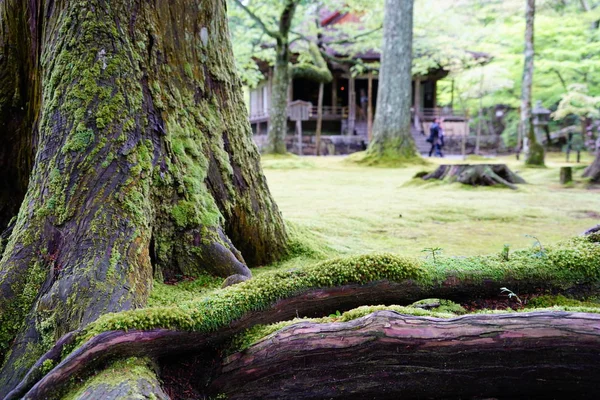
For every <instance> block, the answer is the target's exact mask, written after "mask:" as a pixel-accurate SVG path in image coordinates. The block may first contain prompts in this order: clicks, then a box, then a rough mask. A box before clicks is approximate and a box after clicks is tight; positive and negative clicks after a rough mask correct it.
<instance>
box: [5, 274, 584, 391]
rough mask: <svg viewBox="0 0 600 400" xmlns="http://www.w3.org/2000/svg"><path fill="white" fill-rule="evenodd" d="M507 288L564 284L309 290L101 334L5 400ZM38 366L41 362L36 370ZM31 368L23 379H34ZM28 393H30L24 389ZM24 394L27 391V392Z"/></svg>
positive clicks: (382, 284)
mask: <svg viewBox="0 0 600 400" xmlns="http://www.w3.org/2000/svg"><path fill="white" fill-rule="evenodd" d="M502 286H508V287H512V288H518V290H519V291H520V292H523V293H524V292H528V291H533V290H540V289H541V290H547V291H551V292H558V291H561V290H563V289H564V283H562V284H561V283H559V282H556V281H552V280H536V279H532V280H530V281H525V282H524V281H516V280H512V279H503V280H487V281H477V282H475V281H468V280H467V281H461V280H458V279H455V278H452V277H449V278H448V279H447V280H446V281H444V282H442V283H441V284H439V285H433V286H431V285H422V284H419V283H417V282H415V281H412V280H406V281H402V282H389V281H377V282H372V283H369V284H364V285H345V286H340V287H333V288H327V289H310V290H306V291H304V292H303V293H299V294H297V295H295V296H292V297H290V298H287V299H283V300H280V301H278V302H276V303H274V304H273V305H272V306H271V307H270V308H267V309H264V310H260V311H254V312H250V313H248V314H246V315H245V316H244V317H242V318H241V319H239V320H237V321H234V322H233V323H231V324H230V325H229V326H227V327H223V328H222V329H220V330H218V331H213V332H188V331H180V330H172V329H152V330H146V331H141V330H130V331H127V332H126V331H109V332H104V333H101V334H99V335H97V336H95V337H93V338H92V339H90V340H89V341H87V342H86V343H84V344H83V345H82V346H80V347H79V348H77V349H76V350H75V351H73V352H72V353H71V354H69V355H68V356H67V357H66V358H65V359H64V360H63V361H62V362H60V363H59V364H58V365H57V366H56V367H55V368H54V369H53V370H52V371H50V372H49V373H48V374H47V375H45V376H44V377H43V378H42V379H41V380H39V381H38V382H37V383H36V384H35V385H34V386H33V387H32V383H33V381H34V380H33V379H29V380H27V381H23V382H22V383H21V384H20V385H19V386H18V390H14V391H13V392H11V393H10V394H9V396H8V397H7V399H17V398H21V397H22V396H23V395H25V398H27V399H46V398H52V397H53V396H56V395H58V394H59V393H61V389H62V388H64V387H65V385H66V384H68V382H69V381H70V380H71V379H72V378H73V377H77V376H84V375H85V374H86V373H87V372H88V371H92V370H93V369H94V368H96V367H99V366H102V365H103V364H105V363H106V362H108V361H109V360H111V359H115V358H125V357H132V356H142V357H152V358H155V359H156V358H158V357H162V356H166V355H169V356H174V355H178V354H185V355H189V354H193V353H195V352H201V351H203V350H205V349H206V348H207V347H208V346H216V345H219V344H223V343H224V342H225V341H226V340H228V339H230V338H232V337H233V336H234V335H236V334H239V333H241V332H242V331H244V330H245V329H248V328H250V327H252V326H255V325H264V324H271V323H274V322H279V321H286V320H290V319H293V318H294V317H297V316H307V317H321V316H323V315H327V314H328V313H330V312H331V310H341V311H346V310H350V309H353V308H356V307H358V306H361V305H364V304H411V303H413V302H414V301H417V300H420V299H423V298H430V297H435V298H444V299H449V300H453V301H462V300H465V299H469V298H477V297H492V296H496V295H498V293H499V288H500V287H502ZM571 291H572V292H573V293H574V292H577V293H584V294H585V293H589V292H590V291H595V286H593V285H591V286H590V285H580V286H577V287H573V288H572V289H571ZM66 343H67V341H66V340H61V341H59V343H58V344H57V345H56V346H54V348H53V349H52V350H50V352H51V353H52V354H53V355H58V354H61V352H62V350H63V348H64V345H65V344H66ZM47 358H50V359H53V360H56V361H58V360H59V357H52V356H50V355H48V354H47V355H45V356H44V359H47ZM39 365H41V363H40V362H38V363H36V366H39ZM39 374H40V372H39V371H36V370H35V367H34V369H32V371H30V372H29V374H28V377H36V376H39ZM28 389H30V390H28ZM27 390H28V391H27Z"/></svg>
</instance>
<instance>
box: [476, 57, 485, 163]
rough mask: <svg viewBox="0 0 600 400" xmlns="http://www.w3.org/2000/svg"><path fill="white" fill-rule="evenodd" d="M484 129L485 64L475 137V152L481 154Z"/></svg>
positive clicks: (480, 83)
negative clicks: (480, 144)
mask: <svg viewBox="0 0 600 400" xmlns="http://www.w3.org/2000/svg"><path fill="white" fill-rule="evenodd" d="M482 129H483V66H482V67H481V79H480V80H479V119H478V120H477V137H476V138H475V154H476V155H479V140H480V139H481V131H482Z"/></svg>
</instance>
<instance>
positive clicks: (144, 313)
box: [67, 156, 600, 351]
mask: <svg viewBox="0 0 600 400" xmlns="http://www.w3.org/2000/svg"><path fill="white" fill-rule="evenodd" d="M433 161H434V162H433V163H432V164H431V165H428V166H426V168H430V169H433V168H435V163H439V162H440V160H433ZM444 161H447V160H444ZM457 161H458V160H457ZM494 161H495V162H505V163H507V164H509V165H510V167H511V168H512V169H513V170H515V171H518V172H519V173H520V174H522V176H523V177H524V178H525V179H526V180H527V181H528V182H529V184H527V185H523V186H522V187H520V189H519V190H518V191H512V190H503V189H491V188H470V187H463V186H461V185H459V184H441V183H436V184H430V183H426V184H423V183H421V182H419V181H417V180H414V179H413V178H412V177H413V176H414V175H415V174H416V173H417V172H419V171H420V170H421V169H422V168H423V166H414V167H408V168H405V169H386V168H364V167H359V166H356V165H352V164H348V163H347V162H345V160H344V159H343V158H338V157H330V158H299V157H295V156H289V157H273V156H269V157H268V158H266V159H265V160H263V163H264V166H265V171H266V175H267V177H268V179H269V184H270V188H271V190H272V192H273V193H274V196H275V198H276V200H277V202H278V204H279V206H280V207H281V210H282V212H283V215H284V217H285V218H287V221H288V222H287V225H288V233H289V237H290V240H291V252H290V253H291V254H290V257H289V259H288V260H285V261H282V262H279V263H277V264H273V265H269V266H266V267H263V268H257V269H254V270H253V272H254V278H253V279H252V280H250V281H247V282H244V283H241V284H239V285H235V286H232V287H229V288H226V289H220V284H221V279H217V278H210V277H196V278H190V277H187V279H185V280H182V281H181V282H179V283H175V284H164V283H160V282H155V285H154V290H153V292H152V294H151V296H150V299H149V303H148V306H147V307H146V308H145V309H139V310H132V311H126V312H121V313H118V314H107V315H104V316H102V317H101V318H100V319H98V320H97V321H96V322H94V323H92V324H91V325H89V326H88V327H87V328H86V330H85V331H84V333H83V335H81V336H80V337H79V340H78V343H79V344H81V343H82V342H83V341H85V340H87V339H89V338H91V337H93V336H95V335H96V334H98V333H100V332H103V331H107V330H115V329H151V328H157V327H161V328H172V329H182V330H193V331H199V332H207V333H208V332H212V331H216V330H218V329H220V328H222V327H225V326H228V325H229V324H230V323H231V322H233V321H235V320H236V319H239V318H240V317H242V316H243V315H244V314H246V313H248V312H250V311H256V310H264V309H267V308H268V307H270V306H271V305H272V304H274V303H275V302H276V301H277V300H279V299H282V298H286V297H289V296H292V295H294V294H296V293H299V292H302V291H306V290H310V289H316V288H324V287H334V286H340V285H345V284H353V283H359V284H360V283H368V282H373V281H378V280H382V279H385V280H389V281H396V282H400V281H403V280H406V279H409V280H411V281H413V282H415V283H416V284H417V285H418V286H419V287H422V288H427V287H436V286H440V285H443V284H444V283H443V282H444V281H445V280H446V279H447V278H448V277H449V276H451V277H454V278H458V279H459V280H460V279H466V280H468V281H470V282H478V281H479V282H481V281H483V280H486V281H497V282H502V281H503V280H505V279H516V280H528V281H538V282H551V283H553V284H554V286H555V287H556V286H560V287H564V288H565V289H568V288H570V287H575V286H577V285H580V284H582V283H583V284H593V285H599V284H600V243H599V242H598V240H597V239H598V238H597V237H595V236H594V237H589V238H576V236H577V235H578V234H580V233H581V232H582V231H584V230H585V229H586V228H589V227H591V226H594V225H595V224H597V223H598V219H599V217H600V214H597V213H600V196H598V194H599V190H598V189H595V188H590V187H588V186H586V185H585V183H584V182H580V183H576V184H575V185H574V187H571V188H563V187H561V186H560V185H559V184H558V168H559V166H560V165H561V163H560V162H559V160H558V157H557V156H551V157H549V159H548V161H547V166H548V167H547V168H545V169H528V168H524V167H522V165H517V164H516V163H515V162H513V161H512V160H511V159H508V158H502V159H497V160H494ZM450 162H452V161H450ZM473 162H490V160H487V159H480V160H473ZM580 173H581V169H578V170H577V173H576V176H578V175H579V174H580ZM505 244H510V245H511V246H510V247H508V248H507V247H505ZM438 248H441V249H443V252H441V251H439V249H438ZM424 250H425V251H424ZM499 294H500V288H499ZM581 300H582V299H571V298H567V297H563V296H534V297H530V298H529V299H528V302H527V304H519V305H518V306H517V303H516V302H515V307H514V308H515V309H521V310H531V309H532V308H539V309H550V310H563V311H581V312H598V311H599V310H600V308H598V307H599V306H600V302H598V299H596V298H587V299H583V300H584V301H581ZM441 304H442V306H443V307H439V308H433V309H431V310H424V309H422V308H415V307H411V306H400V305H398V306H389V305H388V306H377V305H372V304H367V305H365V307H361V308H359V309H355V310H350V311H347V312H345V313H340V312H338V311H337V310H330V312H331V313H335V314H331V315H329V316H327V315H323V316H322V318H317V319H310V321H313V322H337V321H348V320H351V319H354V318H359V317H361V316H364V315H366V314H369V313H371V312H373V311H376V310H380V309H390V310H393V311H397V312H401V313H407V314H411V315H424V316H434V317H441V318H444V317H452V316H456V315H460V314H463V313H464V312H466V310H464V309H463V308H462V307H460V306H459V305H456V304H453V303H450V302H448V301H445V300H443V299H442V300H441ZM478 312H482V311H481V310H480V311H478ZM483 312H488V311H485V310H484V311H483ZM489 312H498V311H494V310H492V311H489ZM299 317H300V318H299V319H295V320H291V321H281V322H279V323H276V324H274V325H268V326H263V325H260V326H255V327H253V328H251V329H250V330H248V331H246V332H244V333H242V334H241V335H239V336H237V337H236V338H234V339H233V341H232V342H231V344H230V348H229V351H236V350H239V349H243V348H246V347H248V346H249V345H251V344H252V343H254V342H255V341H256V340H259V339H260V338H263V337H265V336H267V335H269V334H271V333H273V332H275V331H277V330H279V329H281V328H284V327H286V326H288V325H291V324H293V323H296V322H299V321H306V320H307V319H302V318H301V317H302V315H299ZM67 351H68V350H67Z"/></svg>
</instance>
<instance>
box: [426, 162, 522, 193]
mask: <svg viewBox="0 0 600 400" xmlns="http://www.w3.org/2000/svg"><path fill="white" fill-rule="evenodd" d="M423 179H424V180H430V179H439V180H444V181H447V182H460V183H463V184H465V185H473V186H496V185H503V186H506V187H509V188H511V189H517V187H516V186H515V185H516V184H519V183H526V182H525V180H524V179H523V178H521V177H520V176H518V175H517V174H515V173H514V172H512V171H511V170H510V169H509V168H508V167H507V166H506V164H475V165H471V164H456V165H449V164H444V165H440V166H439V167H438V168H437V169H436V170H435V171H433V172H432V173H430V174H427V175H425V176H424V177H423Z"/></svg>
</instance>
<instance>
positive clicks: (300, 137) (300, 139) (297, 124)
mask: <svg viewBox="0 0 600 400" xmlns="http://www.w3.org/2000/svg"><path fill="white" fill-rule="evenodd" d="M296 132H298V155H300V156H301V155H302V121H300V120H298V121H296Z"/></svg>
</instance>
